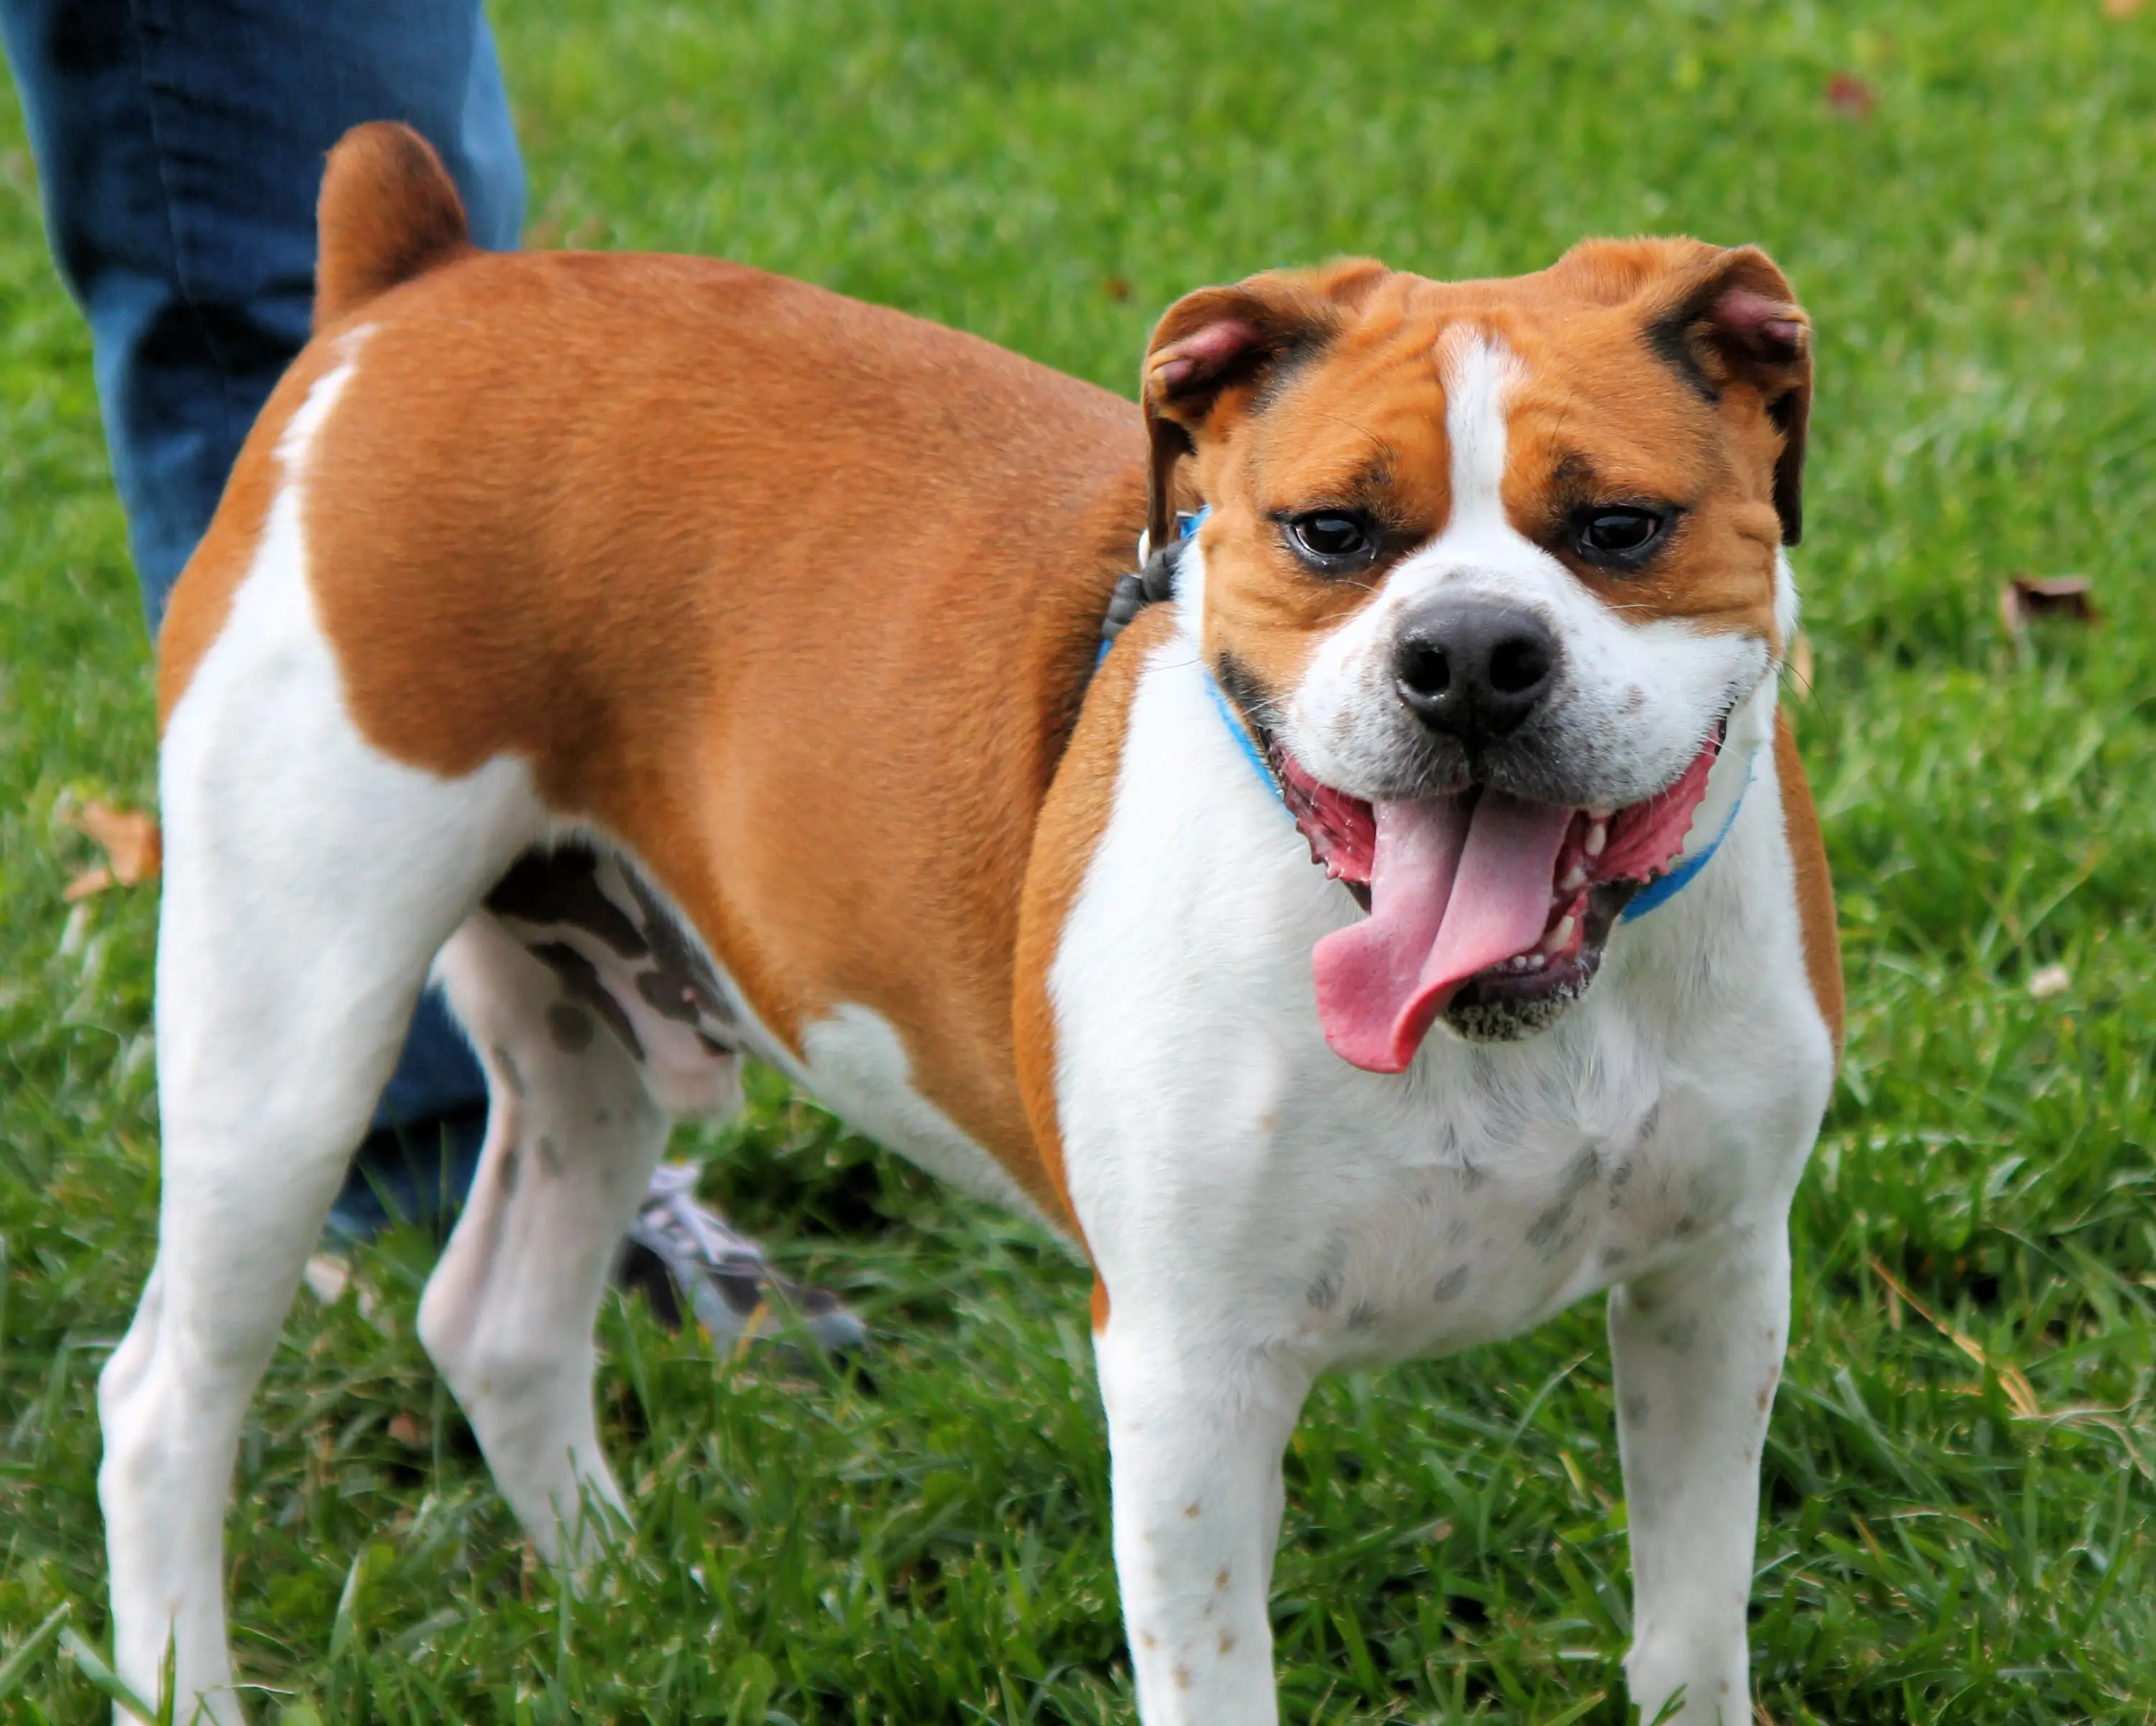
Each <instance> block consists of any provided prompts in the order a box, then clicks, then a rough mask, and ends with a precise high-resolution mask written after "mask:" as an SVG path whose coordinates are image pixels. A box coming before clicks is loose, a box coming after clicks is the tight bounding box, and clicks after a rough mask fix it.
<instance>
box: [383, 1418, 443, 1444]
mask: <svg viewBox="0 0 2156 1726" xmlns="http://www.w3.org/2000/svg"><path fill="white" fill-rule="evenodd" d="M387 1430H388V1434H389V1436H391V1437H392V1438H393V1439H395V1440H396V1441H397V1442H398V1443H399V1444H401V1445H402V1446H404V1448H405V1449H406V1450H408V1451H423V1450H425V1449H427V1448H428V1447H429V1446H430V1445H432V1444H433V1443H434V1440H433V1439H432V1438H431V1437H430V1436H429V1434H428V1431H427V1423H426V1422H425V1421H424V1420H421V1419H420V1418H419V1417H418V1415H414V1414H413V1413H411V1412H409V1411H408V1410H403V1409H399V1410H398V1411H397V1412H396V1413H395V1414H393V1415H391V1416H390V1417H389V1425H388V1429H387Z"/></svg>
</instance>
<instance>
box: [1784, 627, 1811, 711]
mask: <svg viewBox="0 0 2156 1726" xmlns="http://www.w3.org/2000/svg"><path fill="white" fill-rule="evenodd" d="M1789 675H1790V676H1792V677H1794V678H1795V679H1796V680H1797V687H1798V688H1799V689H1801V690H1802V691H1804V693H1805V694H1806V695H1809V694H1810V693H1811V692H1812V638H1811V637H1810V636H1809V635H1807V634H1804V632H1803V631H1802V630H1799V631H1798V632H1797V639H1796V640H1794V641H1792V642H1791V643H1790V644H1789Z"/></svg>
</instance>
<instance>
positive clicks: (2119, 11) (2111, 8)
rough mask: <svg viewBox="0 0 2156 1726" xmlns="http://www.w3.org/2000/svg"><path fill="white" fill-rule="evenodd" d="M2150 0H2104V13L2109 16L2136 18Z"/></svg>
mask: <svg viewBox="0 0 2156 1726" xmlns="http://www.w3.org/2000/svg"><path fill="white" fill-rule="evenodd" d="M2147 4H2148V0H2103V15H2104V16H2105V17H2106V18H2135V17H2138V15H2139V14H2140V12H2141V8H2143V7H2144V6H2145V5H2147Z"/></svg>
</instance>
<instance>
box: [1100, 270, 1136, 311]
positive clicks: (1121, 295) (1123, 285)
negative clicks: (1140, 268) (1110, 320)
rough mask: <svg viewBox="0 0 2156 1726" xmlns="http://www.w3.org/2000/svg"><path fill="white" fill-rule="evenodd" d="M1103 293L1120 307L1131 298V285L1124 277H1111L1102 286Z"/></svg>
mask: <svg viewBox="0 0 2156 1726" xmlns="http://www.w3.org/2000/svg"><path fill="white" fill-rule="evenodd" d="M1101 292H1102V293H1104V294H1106V295H1107V296H1108V297H1109V298H1110V299H1111V300H1112V301H1115V302H1116V304H1117V305H1118V306H1120V305H1122V302H1123V301H1126V300H1127V299H1129V298H1130V297H1131V285H1130V282H1129V281H1128V280H1127V278H1125V277H1123V276H1120V275H1111V276H1110V277H1109V278H1108V279H1107V280H1106V281H1104V282H1102V283H1101Z"/></svg>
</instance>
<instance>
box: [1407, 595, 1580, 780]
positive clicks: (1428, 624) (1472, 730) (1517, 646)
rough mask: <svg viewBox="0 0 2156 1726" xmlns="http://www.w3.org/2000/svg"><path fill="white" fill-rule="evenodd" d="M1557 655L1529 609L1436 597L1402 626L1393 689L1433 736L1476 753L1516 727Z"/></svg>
mask: <svg viewBox="0 0 2156 1726" xmlns="http://www.w3.org/2000/svg"><path fill="white" fill-rule="evenodd" d="M1562 659H1563V653H1562V651H1561V650H1559V648H1558V645H1557V638H1556V636H1554V635H1553V634H1551V633H1550V627H1549V625H1548V624H1546V623H1545V622H1543V619H1541V618H1539V617H1537V615H1536V614H1534V613H1533V612H1532V611H1527V610H1525V609H1522V608H1521V607H1519V606H1517V605H1507V604H1504V603H1503V602H1502V601H1501V600H1490V599H1471V598H1450V599H1447V598H1440V599H1436V600H1433V601H1432V602H1431V603H1430V604H1429V605H1427V606H1425V607H1424V609H1422V610H1420V611H1419V612H1417V613H1416V614H1414V616H1413V617H1411V618H1409V619H1408V622H1407V624H1406V626H1405V627H1404V629H1401V631H1400V635H1399V643H1398V645H1395V646H1394V649H1393V686H1394V688H1395V689H1397V690H1399V693H1400V699H1401V700H1402V701H1405V702H1406V703H1407V704H1408V706H1409V707H1411V708H1413V709H1414V712H1415V715H1416V717H1418V718H1419V719H1420V720H1421V721H1422V722H1423V723H1424V725H1426V726H1428V727H1430V729H1431V730H1432V731H1434V732H1441V733H1442V734H1443V735H1445V737H1451V738H1454V739H1455V740H1456V741H1458V742H1460V743H1463V744H1465V745H1466V747H1468V748H1470V749H1479V748H1481V747H1484V746H1485V745H1486V744H1490V743H1494V742H1496V741H1497V740H1498V739H1499V738H1501V737H1507V736H1509V735H1510V734H1511V733H1512V732H1516V731H1517V730H1518V729H1519V728H1520V727H1521V725H1522V723H1524V722H1525V721H1526V719H1527V716H1528V715H1529V714H1530V713H1532V712H1533V711H1534V710H1535V704H1536V703H1537V701H1541V700H1542V698H1543V696H1546V695H1548V693H1549V691H1550V688H1551V686H1552V685H1553V684H1554V683H1555V682H1556V681H1557V672H1558V662H1559V661H1560V660H1562Z"/></svg>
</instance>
